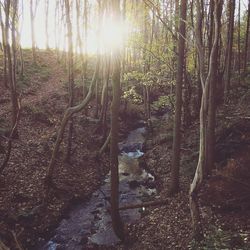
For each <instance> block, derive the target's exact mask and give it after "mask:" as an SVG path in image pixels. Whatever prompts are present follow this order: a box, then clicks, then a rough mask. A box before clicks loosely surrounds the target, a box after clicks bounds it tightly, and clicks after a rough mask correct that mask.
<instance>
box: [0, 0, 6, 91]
mask: <svg viewBox="0 0 250 250" xmlns="http://www.w3.org/2000/svg"><path fill="white" fill-rule="evenodd" d="M2 8H3V7H2V5H0V22H1V30H2V44H3V83H4V86H5V87H6V88H8V76H7V73H8V72H7V70H8V69H7V50H6V49H7V48H6V32H5V26H4V22H3V16H2Z"/></svg>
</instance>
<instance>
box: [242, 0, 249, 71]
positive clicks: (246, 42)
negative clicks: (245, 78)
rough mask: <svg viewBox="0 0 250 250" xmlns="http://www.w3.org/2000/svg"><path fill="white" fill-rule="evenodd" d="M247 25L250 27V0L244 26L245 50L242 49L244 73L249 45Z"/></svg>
mask: <svg viewBox="0 0 250 250" xmlns="http://www.w3.org/2000/svg"><path fill="white" fill-rule="evenodd" d="M249 27H250V0H248V9H247V27H246V36H245V51H244V61H243V62H244V73H246V71H247V61H248V59H249V58H248V49H249V48H248V47H249Z"/></svg>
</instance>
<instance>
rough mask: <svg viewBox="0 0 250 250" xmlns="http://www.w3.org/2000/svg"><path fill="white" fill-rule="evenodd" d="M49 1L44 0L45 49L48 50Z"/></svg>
mask: <svg viewBox="0 0 250 250" xmlns="http://www.w3.org/2000/svg"><path fill="white" fill-rule="evenodd" d="M48 24H49V0H45V37H46V49H47V50H48V49H49V30H48Z"/></svg>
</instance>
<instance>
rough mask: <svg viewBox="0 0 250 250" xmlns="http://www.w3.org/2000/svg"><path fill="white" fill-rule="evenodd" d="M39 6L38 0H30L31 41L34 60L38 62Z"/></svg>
mask: <svg viewBox="0 0 250 250" xmlns="http://www.w3.org/2000/svg"><path fill="white" fill-rule="evenodd" d="M37 6H38V0H35V6H34V0H30V24H31V41H32V55H33V62H34V63H36V62H37V55H36V38H35V26H34V24H35V16H36V11H37Z"/></svg>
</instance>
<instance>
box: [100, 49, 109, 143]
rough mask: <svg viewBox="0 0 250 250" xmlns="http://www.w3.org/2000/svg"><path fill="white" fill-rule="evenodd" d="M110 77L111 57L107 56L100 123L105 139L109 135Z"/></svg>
mask: <svg viewBox="0 0 250 250" xmlns="http://www.w3.org/2000/svg"><path fill="white" fill-rule="evenodd" d="M109 75H110V55H109V54H108V55H106V56H105V70H104V79H103V81H104V82H103V87H102V97H101V114H100V121H101V126H102V134H103V138H106V135H107V108H108V83H109Z"/></svg>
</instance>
